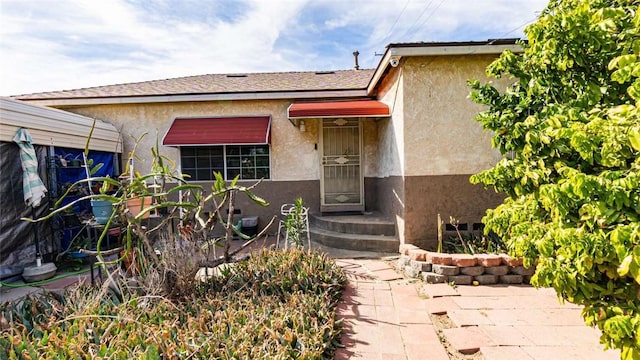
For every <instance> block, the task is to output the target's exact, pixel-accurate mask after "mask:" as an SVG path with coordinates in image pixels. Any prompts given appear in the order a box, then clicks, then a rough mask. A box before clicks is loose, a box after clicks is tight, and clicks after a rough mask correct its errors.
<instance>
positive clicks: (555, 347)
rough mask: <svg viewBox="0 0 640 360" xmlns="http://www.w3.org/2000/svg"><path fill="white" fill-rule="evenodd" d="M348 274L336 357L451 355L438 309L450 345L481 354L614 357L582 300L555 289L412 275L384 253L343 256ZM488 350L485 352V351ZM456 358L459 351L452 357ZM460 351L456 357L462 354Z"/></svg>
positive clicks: (495, 359)
mask: <svg viewBox="0 0 640 360" xmlns="http://www.w3.org/2000/svg"><path fill="white" fill-rule="evenodd" d="M336 261H337V263H338V264H339V265H340V266H342V267H343V269H344V270H345V272H346V274H347V279H348V280H347V286H346V289H345V292H344V294H343V301H342V303H341V304H340V306H339V308H338V316H339V317H340V318H342V319H343V321H344V332H343V335H342V339H341V340H342V344H343V345H344V346H345V347H344V348H341V349H338V351H336V356H335V359H339V360H342V359H404V360H413V359H430V360H440V359H442V360H448V359H450V356H449V355H450V354H448V353H447V350H446V349H445V347H444V345H442V343H441V342H440V339H439V337H438V333H437V330H436V326H435V325H434V323H433V322H432V317H431V316H436V315H446V316H447V317H448V320H449V321H448V323H449V325H448V326H447V328H446V329H444V331H443V335H444V337H445V338H446V340H447V342H448V343H449V344H450V348H449V351H451V352H459V353H462V354H476V358H484V359H486V360H500V359H508V360H512V359H519V360H531V359H541V360H549V359H565V360H573V359H575V360H578V359H580V360H586V359H594V360H596V359H597V360H609V359H611V360H614V359H619V358H620V353H619V351H614V350H609V351H604V350H603V348H602V345H600V344H599V342H598V339H599V336H600V334H599V331H598V330H596V329H593V328H590V327H587V326H586V325H585V324H584V322H583V321H582V318H581V316H580V308H579V307H578V306H575V305H573V304H568V303H567V304H560V303H559V302H558V299H557V297H556V294H555V292H554V291H553V290H552V289H535V288H533V287H531V286H506V285H502V286H498V285H496V286H458V287H456V288H453V287H451V286H449V285H447V284H424V283H422V282H419V281H412V280H406V279H404V278H403V277H402V276H401V275H399V274H398V273H396V272H395V271H394V270H393V269H392V268H391V267H389V266H388V265H387V264H386V263H385V262H383V261H381V260H364V259H356V260H351V259H342V260H336ZM478 354H481V356H478ZM451 358H453V357H451ZM456 358H457V357H456Z"/></svg>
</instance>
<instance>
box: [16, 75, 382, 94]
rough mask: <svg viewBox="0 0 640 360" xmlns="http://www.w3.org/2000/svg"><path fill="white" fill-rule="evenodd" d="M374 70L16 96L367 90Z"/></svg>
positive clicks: (202, 78)
mask: <svg viewBox="0 0 640 360" xmlns="http://www.w3.org/2000/svg"><path fill="white" fill-rule="evenodd" d="M373 71H374V70H373V69H364V70H335V71H309V72H276V73H245V74H208V75H198V76H187V77H180V78H173V79H164V80H153V81H144V82H137V83H128V84H117V85H107V86H96V87H90V88H83V89H74V90H62V91H50V92H42V93H35V94H25V95H18V96H14V98H16V99H20V100H37V99H81V98H105V97H107V98H108V97H127V96H161V95H193V94H233V93H264V92H298V91H322V90H359V89H366V87H367V84H368V83H369V80H370V79H371V76H372V75H373Z"/></svg>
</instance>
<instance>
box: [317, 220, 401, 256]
mask: <svg viewBox="0 0 640 360" xmlns="http://www.w3.org/2000/svg"><path fill="white" fill-rule="evenodd" d="M309 223H310V225H311V226H313V227H315V228H319V229H323V230H328V231H333V232H337V233H343V234H363V235H384V236H395V235H396V225H395V223H394V222H393V221H391V220H388V219H386V218H384V217H381V216H379V215H376V214H367V215H329V216H320V215H319V214H309ZM396 250H397V249H396Z"/></svg>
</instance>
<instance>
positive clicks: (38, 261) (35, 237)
mask: <svg viewBox="0 0 640 360" xmlns="http://www.w3.org/2000/svg"><path fill="white" fill-rule="evenodd" d="M31 217H32V218H33V219H35V218H36V209H34V208H33V206H32V207H31ZM32 226H33V241H34V242H35V243H36V266H40V265H42V255H41V254H40V239H39V237H38V223H37V222H35V223H33V225H32Z"/></svg>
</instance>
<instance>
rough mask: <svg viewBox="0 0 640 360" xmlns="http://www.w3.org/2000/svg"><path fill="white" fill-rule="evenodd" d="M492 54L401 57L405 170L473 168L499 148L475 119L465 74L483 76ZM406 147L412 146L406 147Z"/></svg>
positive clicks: (483, 165) (492, 158)
mask: <svg viewBox="0 0 640 360" xmlns="http://www.w3.org/2000/svg"><path fill="white" fill-rule="evenodd" d="M494 59H495V56H492V55H474V56H433V57H410V58H407V59H406V61H405V62H404V63H403V74H404V76H403V80H404V89H405V91H404V97H403V99H404V102H405V106H404V119H403V122H404V133H405V137H404V141H405V143H404V146H405V149H407V150H406V152H405V154H406V158H405V173H404V175H405V176H424V175H459V174H474V173H477V172H479V171H481V170H483V169H487V168H489V167H491V166H493V165H494V164H495V163H496V162H497V161H498V160H499V159H500V157H501V156H500V153H499V152H498V151H496V150H494V149H492V148H491V134H490V133H488V132H485V131H483V129H482V127H481V125H480V124H479V123H477V122H474V121H473V118H474V117H475V115H476V114H477V113H478V112H479V111H480V110H482V108H481V107H480V106H479V105H477V104H475V103H473V102H472V101H471V99H469V98H468V95H469V92H470V89H469V87H468V86H467V80H469V79H479V80H481V81H487V80H488V79H487V78H486V76H485V75H484V74H485V69H486V66H487V65H488V64H489V63H491V61H493V60H494ZM409 149H410V150H409Z"/></svg>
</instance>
